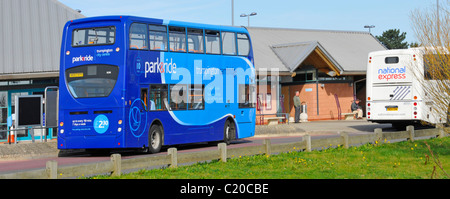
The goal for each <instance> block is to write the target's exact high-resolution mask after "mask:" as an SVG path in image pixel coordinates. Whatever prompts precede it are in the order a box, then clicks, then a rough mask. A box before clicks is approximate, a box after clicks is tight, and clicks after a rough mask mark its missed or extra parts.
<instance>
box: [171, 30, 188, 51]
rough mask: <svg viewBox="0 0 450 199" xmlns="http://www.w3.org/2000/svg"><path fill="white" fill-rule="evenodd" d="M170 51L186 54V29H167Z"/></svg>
mask: <svg viewBox="0 0 450 199" xmlns="http://www.w3.org/2000/svg"><path fill="white" fill-rule="evenodd" d="M169 43H170V44H169V45H170V51H173V52H186V29H185V28H183V27H169Z"/></svg>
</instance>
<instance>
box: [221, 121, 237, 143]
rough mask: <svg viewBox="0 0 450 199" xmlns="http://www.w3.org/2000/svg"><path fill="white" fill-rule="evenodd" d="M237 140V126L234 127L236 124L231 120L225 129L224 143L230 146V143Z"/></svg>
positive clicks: (226, 123)
mask: <svg viewBox="0 0 450 199" xmlns="http://www.w3.org/2000/svg"><path fill="white" fill-rule="evenodd" d="M235 138H236V126H235V125H234V122H232V121H231V120H227V121H226V122H225V126H224V129H223V141H224V142H225V143H226V144H227V145H228V144H230V141H231V140H234V139H235Z"/></svg>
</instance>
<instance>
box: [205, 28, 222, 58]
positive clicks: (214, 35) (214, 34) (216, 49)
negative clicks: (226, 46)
mask: <svg viewBox="0 0 450 199" xmlns="http://www.w3.org/2000/svg"><path fill="white" fill-rule="evenodd" d="M205 37H206V45H205V49H206V53H208V54H220V32H219V31H216V30H205Z"/></svg>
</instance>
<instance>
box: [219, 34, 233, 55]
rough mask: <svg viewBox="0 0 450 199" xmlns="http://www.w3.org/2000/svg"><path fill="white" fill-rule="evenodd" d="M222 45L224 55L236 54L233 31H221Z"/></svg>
mask: <svg viewBox="0 0 450 199" xmlns="http://www.w3.org/2000/svg"><path fill="white" fill-rule="evenodd" d="M222 47H223V51H222V52H223V54H224V55H236V40H235V33H234V32H222Z"/></svg>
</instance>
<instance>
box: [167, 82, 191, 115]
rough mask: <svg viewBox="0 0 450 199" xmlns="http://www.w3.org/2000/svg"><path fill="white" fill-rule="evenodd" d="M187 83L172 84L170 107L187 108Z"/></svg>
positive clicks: (174, 108) (175, 108) (172, 108)
mask: <svg viewBox="0 0 450 199" xmlns="http://www.w3.org/2000/svg"><path fill="white" fill-rule="evenodd" d="M187 97H188V93H187V85H186V84H174V85H170V109H171V110H186V108H187V102H188V100H187Z"/></svg>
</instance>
